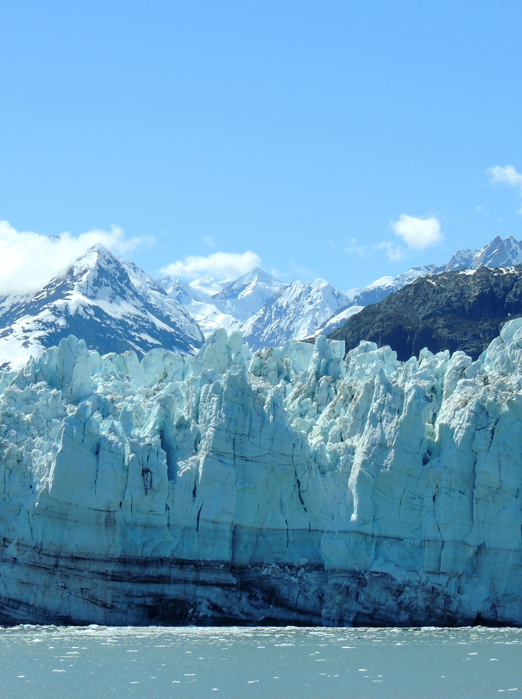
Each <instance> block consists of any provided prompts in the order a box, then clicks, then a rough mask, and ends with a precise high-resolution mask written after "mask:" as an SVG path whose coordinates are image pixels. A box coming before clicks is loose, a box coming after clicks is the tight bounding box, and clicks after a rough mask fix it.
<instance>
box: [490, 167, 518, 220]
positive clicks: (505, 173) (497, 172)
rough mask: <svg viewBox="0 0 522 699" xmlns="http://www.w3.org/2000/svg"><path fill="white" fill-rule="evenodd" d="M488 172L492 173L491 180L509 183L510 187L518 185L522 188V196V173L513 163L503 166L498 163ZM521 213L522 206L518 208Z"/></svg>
mask: <svg viewBox="0 0 522 699" xmlns="http://www.w3.org/2000/svg"><path fill="white" fill-rule="evenodd" d="M487 172H488V173H489V174H490V175H491V182H495V183H497V182H498V183H500V184H507V185H509V186H510V187H518V188H519V189H520V196H522V175H521V174H520V173H518V172H517V171H516V170H515V168H514V167H513V165H505V166H504V167H501V166H500V165H497V166H496V167H490V168H488V169H487ZM518 213H519V214H522V206H521V207H520V209H519V210H518Z"/></svg>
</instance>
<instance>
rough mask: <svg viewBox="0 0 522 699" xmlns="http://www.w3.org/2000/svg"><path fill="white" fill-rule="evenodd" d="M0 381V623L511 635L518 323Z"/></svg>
mask: <svg viewBox="0 0 522 699" xmlns="http://www.w3.org/2000/svg"><path fill="white" fill-rule="evenodd" d="M343 355H344V344H343V343H341V342H328V341H327V340H326V339H325V338H324V337H319V338H318V339H317V341H316V343H315V345H311V344H308V343H300V342H288V343H287V344H286V345H284V346H283V347H281V348H274V349H268V350H265V351H263V352H261V353H258V354H253V355H252V353H251V351H250V350H249V349H248V347H247V346H246V345H245V344H244V343H243V339H242V336H241V334H240V333H232V334H230V335H227V333H226V332H225V331H224V330H218V331H216V332H215V333H214V334H213V335H212V336H211V337H210V338H208V340H207V341H206V343H205V344H204V345H203V347H202V348H201V349H200V350H199V352H198V353H197V354H196V356H194V357H186V356H181V355H175V354H172V353H171V352H168V351H166V350H163V349H160V348H158V349H153V350H151V351H150V352H149V353H148V354H146V355H145V356H144V357H143V358H142V359H141V361H140V360H139V359H138V357H137V355H136V354H135V353H133V352H126V353H124V354H122V355H116V354H109V355H106V356H104V357H100V355H99V354H98V353H97V352H93V351H89V350H88V349H87V346H86V344H85V343H84V342H83V341H78V340H77V339H76V338H74V337H72V336H71V337H69V338H68V339H63V340H61V342H60V344H59V346H58V347H57V348H54V349H50V350H47V351H46V352H45V354H44V355H43V356H42V357H41V358H39V359H37V360H32V361H31V362H29V364H28V365H27V366H26V367H25V368H24V369H23V370H22V371H20V372H18V373H16V372H11V373H7V372H4V374H0V391H1V394H0V439H1V440H2V441H1V444H0V449H1V460H0V497H1V500H0V502H1V506H0V552H1V555H0V621H3V622H4V623H18V622H33V623H36V622H42V623H43V622H49V621H66V622H71V621H74V622H79V623H107V624H127V623H134V624H136V623H187V622H191V623H229V622H236V623H237V622H244V623H268V622H270V623H274V622H275V621H277V622H281V621H284V622H288V623H308V624H310V623H322V624H340V625H343V624H345V625H349V624H399V625H400V624H407V625H410V624H455V623H472V622H474V621H476V620H479V621H483V622H492V623H493V622H495V623H516V624H521V623H522V596H521V591H520V584H519V580H520V574H521V567H522V539H521V526H522V508H521V505H522V503H521V483H522V394H521V389H522V321H521V320H516V321H512V322H511V323H509V324H507V325H506V326H505V327H504V329H503V331H502V334H501V336H500V337H499V338H498V339H496V340H495V341H494V342H493V343H492V344H491V346H490V347H489V349H488V350H487V351H486V352H485V353H484V354H483V355H482V356H481V357H480V358H479V360H477V361H476V362H472V361H471V359H470V358H469V357H467V356H466V355H464V354H463V353H461V352H457V353H455V354H454V355H453V356H452V357H450V356H449V354H448V353H447V352H446V353H441V354H438V355H435V356H434V355H432V354H430V353H429V352H427V351H426V350H425V351H423V352H421V355H420V357H419V358H418V359H416V358H412V359H410V360H409V361H407V362H405V363H401V362H398V361H397V359H396V356H395V353H394V352H392V351H391V350H390V349H389V348H387V347H383V348H381V349H377V346H376V345H374V344H372V343H362V344H361V345H360V346H359V347H358V348H357V349H355V350H353V351H351V352H350V353H349V354H348V355H347V356H346V358H344V357H343Z"/></svg>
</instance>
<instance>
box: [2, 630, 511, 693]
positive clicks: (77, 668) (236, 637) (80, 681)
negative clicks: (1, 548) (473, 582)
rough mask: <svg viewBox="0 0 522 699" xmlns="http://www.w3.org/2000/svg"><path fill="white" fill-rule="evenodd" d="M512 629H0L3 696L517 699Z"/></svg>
mask: <svg viewBox="0 0 522 699" xmlns="http://www.w3.org/2000/svg"><path fill="white" fill-rule="evenodd" d="M521 644H522V629H514V628H499V629H491V628H486V627H473V628H459V629H447V628H434V627H424V628H415V629H413V628H408V629H398V628H348V629H347V628H297V627H285V628H274V627H266V628H244V627H240V628H239V627H226V628H223V627H211V628H196V627H183V628H163V627H147V628H137V627H121V628H120V627H106V626H88V627H57V626H16V627H11V628H3V629H0V648H1V652H0V677H1V684H2V696H3V697H32V696H38V697H40V698H42V699H46V698H51V697H73V696H74V697H82V698H90V697H115V696H116V697H125V696H138V697H149V696H158V697H166V696H183V697H198V698H200V697H216V696H217V697H219V696H222V697H227V698H230V697H238V698H241V699H242V698H243V697H285V698H287V697H293V696H295V697H358V698H360V697H386V698H389V697H412V698H415V699H423V698H428V697H437V698H438V699H440V698H446V697H448V698H450V697H451V698H452V697H455V698H457V697H459V698H460V697H492V696H497V695H498V694H502V693H509V695H510V696H511V695H513V696H517V695H518V694H520V695H522V671H521V667H522V666H521V663H520V659H521Z"/></svg>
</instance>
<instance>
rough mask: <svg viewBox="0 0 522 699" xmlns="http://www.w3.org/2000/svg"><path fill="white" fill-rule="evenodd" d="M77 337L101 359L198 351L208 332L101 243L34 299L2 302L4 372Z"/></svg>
mask: <svg viewBox="0 0 522 699" xmlns="http://www.w3.org/2000/svg"><path fill="white" fill-rule="evenodd" d="M71 333H75V334H76V335H77V336H78V337H81V338H82V339H84V340H85V341H86V343H87V345H88V346H89V348H91V349H96V350H97V351H98V352H100V354H105V353H107V352H124V351H126V350H134V351H135V352H137V354H138V355H143V354H144V353H145V352H147V351H148V350H150V349H152V348H154V347H165V348H168V349H171V350H173V351H175V352H180V353H187V354H190V353H193V352H194V351H195V350H196V349H197V348H198V347H200V346H201V343H202V342H203V336H202V333H201V331H200V329H199V327H198V325H197V323H196V322H195V321H194V319H193V318H192V317H191V316H190V315H189V313H188V312H187V311H186V310H185V308H184V307H183V306H182V305H181V304H179V303H178V302H177V301H176V300H175V299H173V298H170V297H169V296H168V295H167V294H166V292H165V290H164V289H163V287H162V286H161V285H160V284H158V283H157V282H155V281H154V280H153V279H152V278H151V277H149V276H148V275H147V274H145V272H143V271H142V270H141V269H139V268H138V267H136V265H134V264H132V263H131V262H125V261H122V260H119V259H117V258H116V257H115V256H114V255H112V254H111V253H110V252H109V251H108V250H107V249H106V248H104V247H103V246H102V245H97V246H95V247H94V248H92V249H91V250H90V251H89V252H88V253H87V254H86V255H85V256H84V257H82V258H81V259H80V260H78V261H77V262H76V263H75V264H74V265H72V266H71V267H70V268H69V269H68V270H67V272H66V273H65V274H64V275H63V276H61V277H59V278H55V279H52V280H51V281H50V282H49V283H48V284H47V285H46V286H45V287H44V288H43V289H41V290H40V291H38V292H37V293H34V294H30V295H27V296H5V297H3V298H1V299H0V366H1V365H9V366H11V367H12V368H17V367H21V366H23V365H24V364H25V363H26V362H27V360H28V359H29V357H30V356H31V355H32V356H33V357H39V356H40V355H41V354H42V353H43V351H44V349H45V348H46V347H51V346H54V345H57V344H58V343H59V341H60V339H61V338H62V337H68V336H69V335H70V334H71Z"/></svg>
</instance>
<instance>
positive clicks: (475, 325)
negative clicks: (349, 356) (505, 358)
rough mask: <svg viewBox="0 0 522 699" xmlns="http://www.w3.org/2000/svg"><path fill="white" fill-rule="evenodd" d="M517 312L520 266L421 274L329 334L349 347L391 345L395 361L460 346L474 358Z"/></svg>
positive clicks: (521, 298) (521, 303) (521, 307)
mask: <svg viewBox="0 0 522 699" xmlns="http://www.w3.org/2000/svg"><path fill="white" fill-rule="evenodd" d="M520 315H522V265H518V266H516V267H508V268H501V269H489V268H488V267H480V268H479V269H477V270H476V271H475V272H471V271H467V272H445V273H442V274H438V275H431V276H429V277H422V278H420V279H417V280H416V281H414V282H412V283H411V284H409V285H408V286H406V287H404V288H403V289H401V290H400V291H397V292H396V293H394V294H391V295H390V296H387V297H386V298H385V299H384V300H383V301H381V302H380V303H377V304H374V305H371V306H367V307H366V308H364V309H362V310H361V312H360V313H358V314H357V315H354V316H352V317H350V318H349V319H348V320H347V322H346V323H345V324H344V325H343V326H342V327H341V328H339V329H338V330H335V331H334V332H333V333H332V334H331V335H330V337H331V338H332V339H336V340H344V341H345V343H346V348H347V350H350V349H352V348H354V347H357V345H358V344H359V343H360V342H361V341H362V340H369V341H372V342H376V343H377V345H378V346H382V345H390V347H391V348H392V349H393V350H395V351H396V352H397V356H398V358H399V359H400V360H402V361H405V360H407V359H409V358H410V357H411V356H413V355H418V353H419V352H420V351H421V350H422V348H423V347H427V348H428V349H429V350H430V351H431V352H439V351H441V350H449V351H450V352H455V351H457V350H462V351H464V352H466V353H467V354H469V355H470V356H471V357H472V358H473V359H476V358H477V357H478V356H479V354H480V353H481V352H483V351H484V350H485V349H486V347H487V346H488V345H489V343H490V342H491V341H492V340H493V339H494V338H495V337H498V335H499V334H500V331H501V328H502V326H503V325H504V324H505V323H506V322H507V321H508V320H510V319H513V318H516V317H518V316H520Z"/></svg>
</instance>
